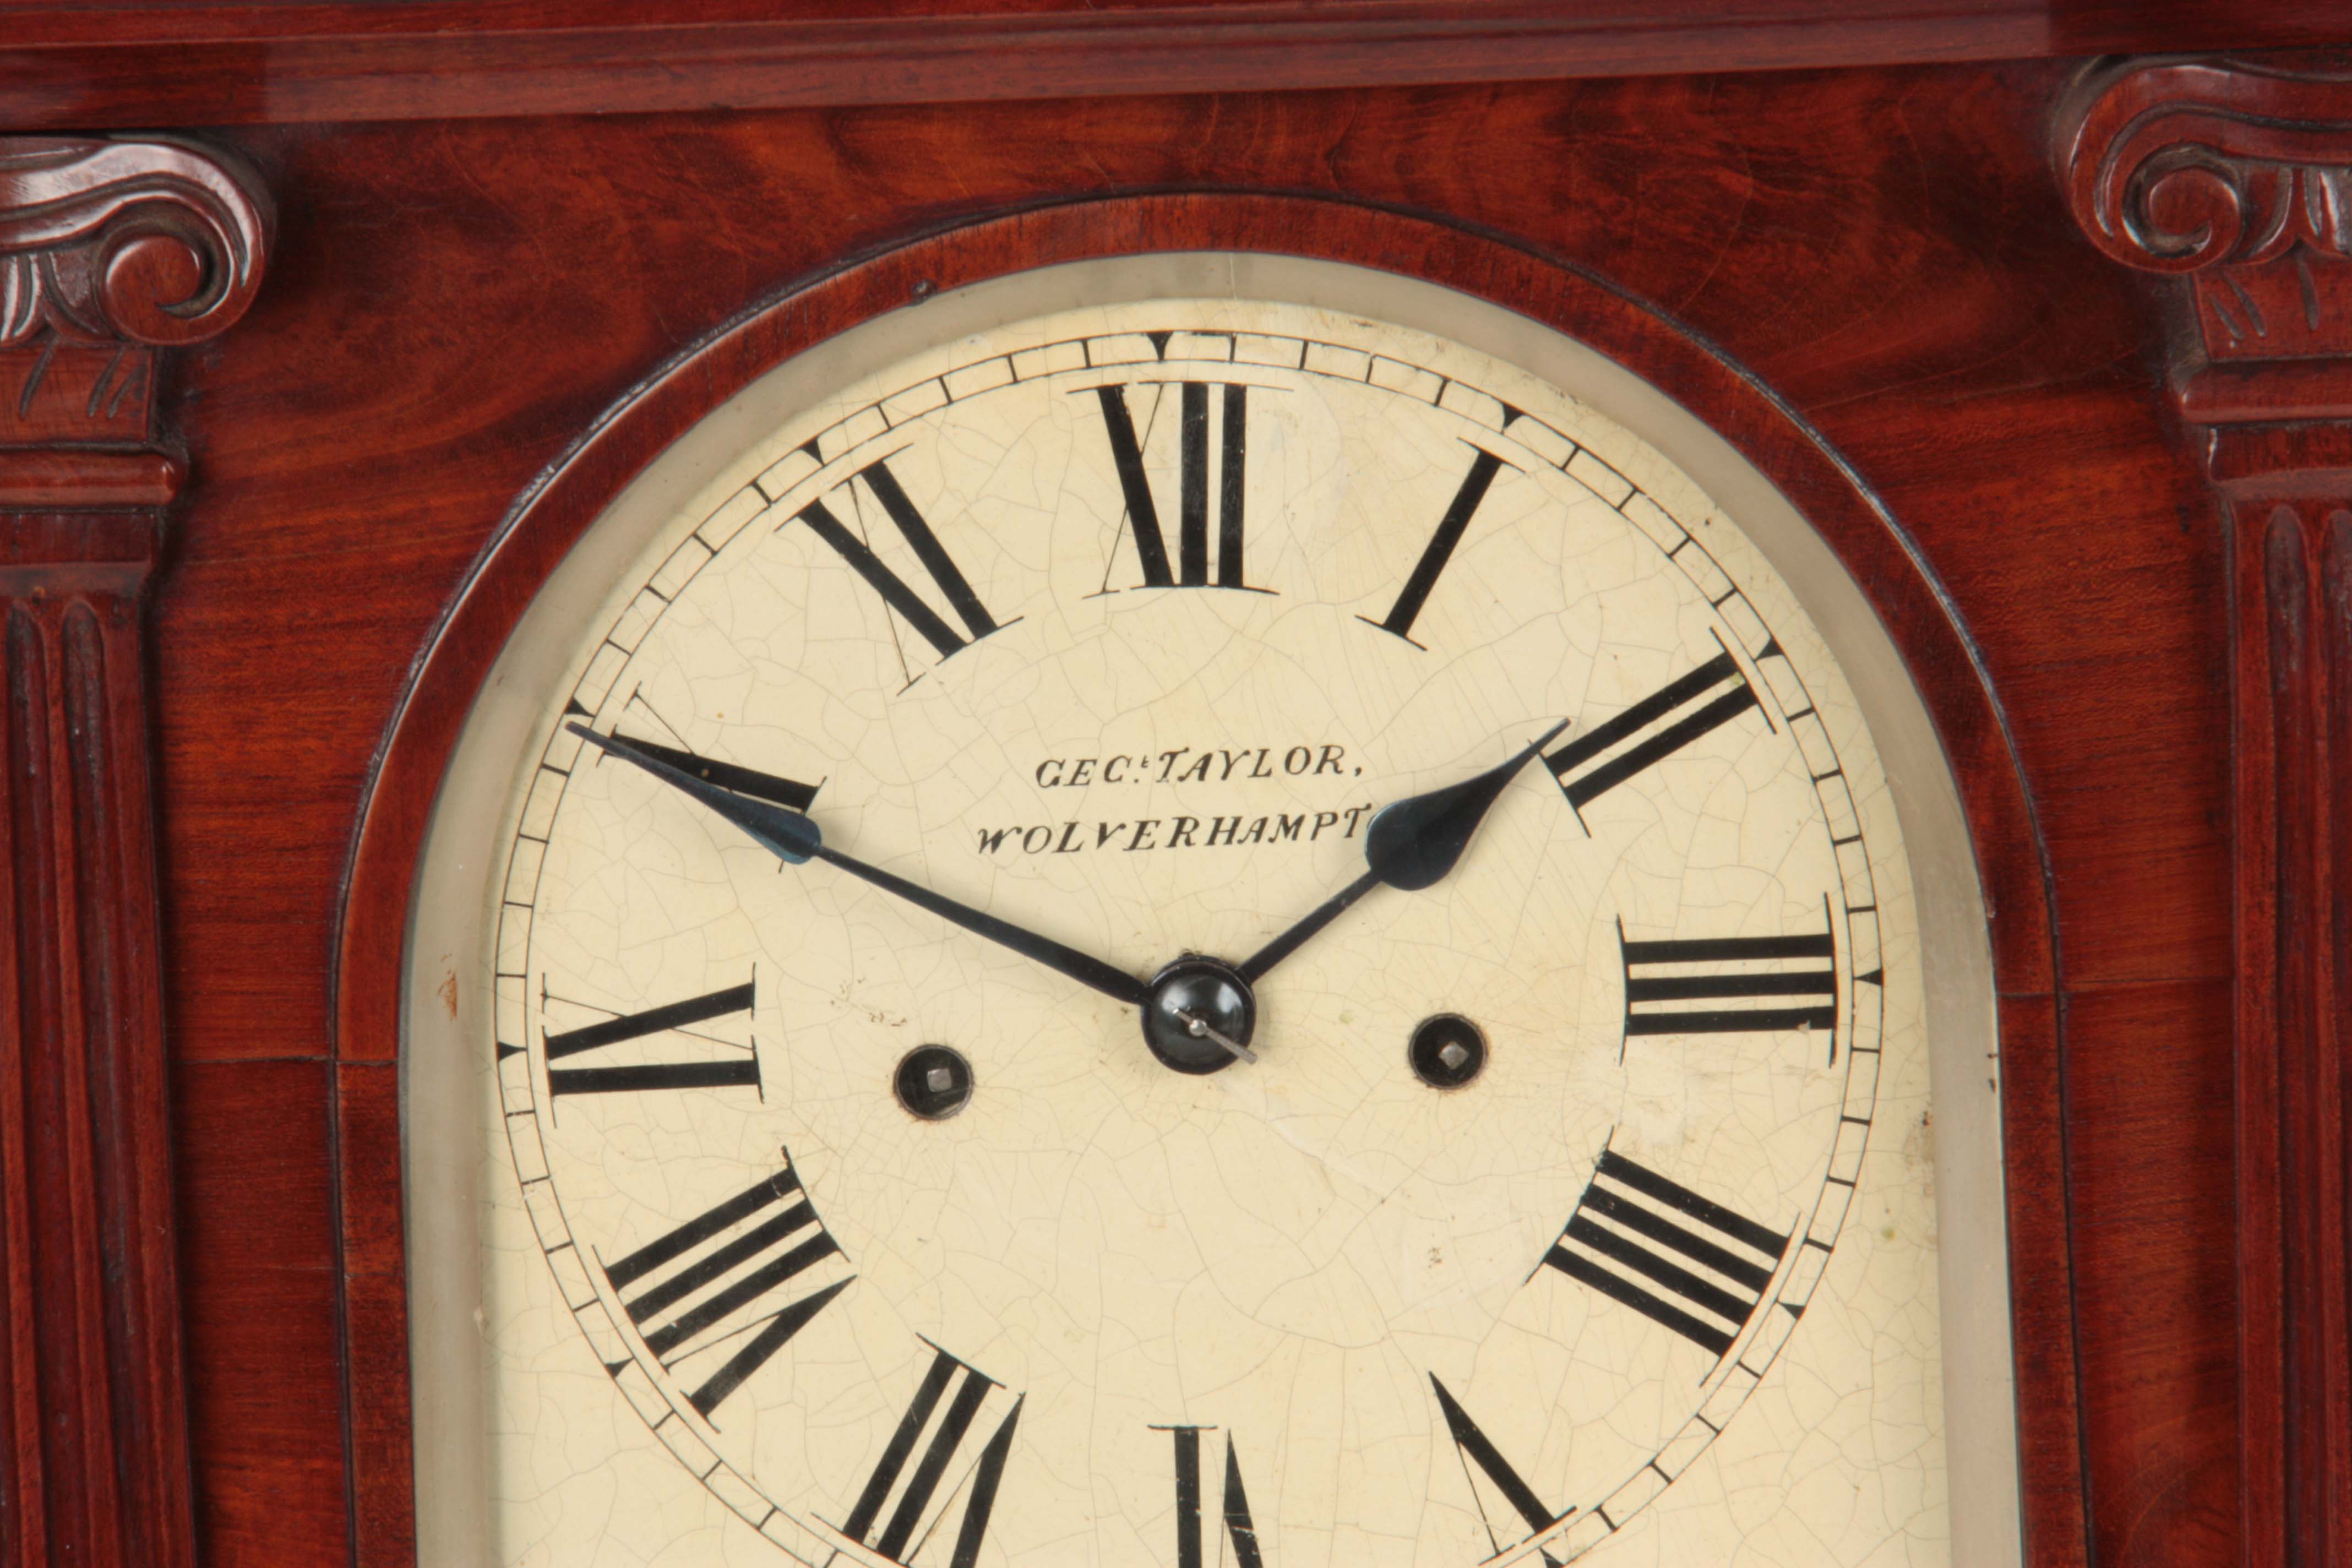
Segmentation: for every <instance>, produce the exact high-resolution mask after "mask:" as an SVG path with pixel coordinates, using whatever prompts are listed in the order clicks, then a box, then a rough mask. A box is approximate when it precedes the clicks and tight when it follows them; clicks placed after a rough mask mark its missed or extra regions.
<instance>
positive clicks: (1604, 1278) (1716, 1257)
mask: <svg viewBox="0 0 2352 1568" xmlns="http://www.w3.org/2000/svg"><path fill="white" fill-rule="evenodd" d="M1788 1250H1789V1235H1788V1233H1786V1232H1781V1231H1775V1230H1772V1229H1770V1228H1769V1227H1768V1226H1761V1225H1759V1224H1757V1223H1756V1222H1755V1221H1754V1220H1752V1219H1749V1218H1748V1217H1747V1216H1746V1215H1739V1214H1735V1213H1733V1212H1732V1211H1731V1210H1730V1209H1727V1208H1725V1207H1724V1206H1723V1205H1721V1204H1718V1203H1713V1202H1710V1201H1709V1200H1707V1199H1706V1198H1703V1197H1701V1196H1699V1195H1698V1194H1696V1193H1695V1192H1692V1191H1691V1190H1690V1189H1689V1188H1688V1187H1685V1186H1683V1185H1681V1184H1678V1183H1675V1182H1672V1181H1669V1180H1667V1179H1666V1178H1665V1177H1664V1176H1661V1175H1659V1174H1658V1173H1656V1172H1655V1171H1653V1170H1651V1169H1649V1168H1648V1167H1647V1166H1644V1165H1640V1164H1637V1163H1634V1162H1633V1161H1632V1160H1629V1159H1627V1158H1625V1156H1624V1155H1622V1154H1620V1153H1617V1152H1615V1151H1613V1150H1608V1149H1604V1150H1602V1151H1601V1169H1600V1170H1599V1171H1598V1172H1597V1173H1595V1174H1594V1175H1593V1178H1592V1182H1591V1185H1590V1186H1588V1187H1586V1188H1585V1189H1584V1196H1583V1197H1581V1198H1580V1199H1579V1200H1578V1201H1577V1205H1576V1213H1575V1214H1574V1215H1572V1216H1570V1219H1569V1222H1568V1228H1567V1229H1566V1230H1564V1231H1562V1232H1561V1233H1560V1237H1559V1240H1558V1241H1556V1242H1554V1243H1553V1244H1552V1248H1551V1250H1550V1252H1549V1253H1547V1254H1546V1255H1545V1257H1544V1261H1545V1262H1546V1263H1549V1264H1550V1265H1551V1266H1552V1267H1553V1268H1557V1269H1559V1271H1560V1272H1561V1273H1563V1274H1565V1275H1567V1276H1568V1277H1569V1278H1570V1279H1574V1280H1577V1281H1579V1282H1580V1283H1582V1284H1585V1285H1590V1286H1591V1287H1592V1289H1595V1290H1598V1291H1600V1292H1601V1294H1602V1295H1604V1296H1606V1297H1608V1298H1609V1299H1610V1300H1612V1301H1618V1302H1622V1304H1623V1305H1625V1306H1628V1307H1631V1308H1633V1310H1635V1311H1637V1312H1639V1313H1641V1314H1642V1315H1643V1316H1644V1317H1646V1318H1648V1319H1649V1320H1650V1321H1652V1322H1654V1323H1656V1324H1658V1325H1660V1326H1661V1327H1663V1328H1668V1329H1672V1330H1673V1331H1675V1332H1676V1333H1678V1334H1680V1335H1682V1336H1683V1338H1685V1339H1686V1340H1688V1341H1690V1342H1692V1343H1693V1344H1696V1345H1700V1346H1703V1347H1705V1348H1706V1350H1708V1351H1710V1352H1714V1354H1715V1355H1716V1356H1717V1358H1720V1357H1722V1356H1723V1355H1724V1353H1725V1352H1727V1351H1729V1350H1730V1349H1731V1342H1732V1341H1733V1340H1735V1339H1737V1338H1738V1337H1739V1331H1740V1330H1742V1329H1744V1328H1746V1327H1747V1326H1748V1319H1749V1318H1751V1317H1753V1316H1755V1313H1756V1308H1757V1305H1758V1304H1759V1302H1761V1301H1762V1300H1763V1299H1764V1291H1765V1289H1767V1288H1768V1287H1769V1285H1770V1284H1771V1283H1772V1273H1773V1270H1775V1269H1776V1268H1779V1267H1780V1258H1781V1257H1782V1255H1784V1254H1785V1253H1786V1252H1787V1251H1788ZM1670 1254H1671V1255H1672V1256H1669V1255H1670ZM1677 1259H1679V1261H1678V1260H1677ZM1661 1292H1663V1294H1662V1293H1661ZM1669 1298H1672V1299H1671V1300H1670V1299H1669Z"/></svg>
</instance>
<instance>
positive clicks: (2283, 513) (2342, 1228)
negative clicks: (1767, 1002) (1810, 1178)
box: [2059, 58, 2352, 1568]
mask: <svg viewBox="0 0 2352 1568" xmlns="http://www.w3.org/2000/svg"><path fill="white" fill-rule="evenodd" d="M2059 130H2060V136H2059V150H2060V153H2061V156H2062V159H2063V166H2064V169H2065V177H2066V185H2067V191H2068V195H2069V198H2070V199H2071V201H2072V202H2073V204H2074V210H2075V215H2076V217H2077V218H2078V220H2079V221H2080V222H2081V223H2082V225H2083V228H2084V233H2085V234H2087V235H2089V236H2090V237H2091V238H2092V239H2093V241H2094V242H2095V243H2096V244H2097V245H2098V246H2099V247H2100V248H2101V249H2103V250H2105V252H2106V253H2107V254H2108V255H2110V256H2112V257H2114V258H2116V259H2117V260H2118V261H2121V262H2123V263H2124V264H2125V265H2126V266H2131V267H2137V268H2143V269H2145V270H2147V271H2149V272H2153V273H2157V274H2158V275H2165V276H2169V277H2171V278H2174V279H2179V281H2178V283H2177V284H2176V285H2175V286H2174V291H2175V293H2176V299H2175V300H2174V301H2173V303H2174V306H2175V310H2176V312H2177V314H2176V321H2177V323H2178V324H2177V325H2176V330H2175V331H2173V332H2172V334H2171V335H2170V337H2169V340H2168V350H2169V352H2168V354H2167V356H2166V358H2167V362H2168V365H2167V368H2168V380H2169V382H2170V384H2171V386H2172V390H2173V394H2174V397H2175V400H2176V402H2177V403H2178V404H2179V407H2180V409H2181V411H2182V413H2183V415H2184V416H2186V417H2187V418H2189V419H2190V420H2192V421H2195V422H2196V424H2197V425H2198V426H2202V428H2201V429H2200V430H2199V431H2198V432H2197V434H2198V435H2199V436H2200V437H2202V445H2203V446H2204V449H2205V458H2206V468H2207V472H2208V474H2209V476H2210V479H2212V481H2213V485H2214V489H2215V490H2216V491H2217V492H2218V494H2219V496H2220V498H2221V502H2222V510H2223V518H2224V525H2225V526H2224V537H2225V540H2226V548H2227V549H2228V551H2229V552H2230V566H2231V571H2230V595H2229V602H2230V622H2231V634H2232V635H2231V645H2232V647H2231V666H2230V679H2231V709H2232V715H2233V717H2232V735H2231V751H2232V753H2233V755H2232V827H2231V838H2232V843H2233V848H2234V851H2235V858H2236V879H2235V887H2234V889H2233V891H2234V895H2235V897H2234V904H2235V910H2236V930H2237V962H2236V969H2237V975H2238V980H2237V985H2236V1007H2235V1018H2234V1025H2235V1029H2234V1035H2235V1047H2236V1125H2235V1134H2236V1136H2235V1140H2234V1151H2233V1153H2234V1160H2235V1166H2236V1183H2235V1187H2234V1191H2233V1193H2232V1194H2231V1195H2232V1198H2233V1201H2234V1203H2235V1205H2236V1209H2237V1216H2236V1217H2237V1237H2236V1243H2237V1263H2238V1280H2237V1285H2238V1289H2237V1295H2236V1301H2235V1306H2236V1310H2237V1318H2238V1349H2239V1365H2238V1376H2237V1380H2236V1382H2237V1394H2238V1407H2239V1418H2240V1427H2239V1442H2240V1454H2241V1462H2240V1478H2239V1479H2240V1496H2241V1503H2242V1510H2241V1514H2240V1518H2239V1529H2240V1555H2239V1557H2238V1561H2239V1562H2241V1563H2244V1564H2245V1565H2246V1568H2345V1565H2347V1564H2352V1226H2347V1216H2352V1206H2347V1194H2348V1193H2352V1137H2347V1131H2352V1114H2347V1111H2352V1098H2347V1095H2352V1074H2347V1072H2346V1070H2345V1067H2346V1062H2345V1057H2346V1051H2347V1046H2352V226H2347V219H2346V215H2345V214H2344V212H2343V211H2342V209H2341V207H2340V205H2337V204H2336V203H2334V202H2333V201H2332V200H2330V199H2329V195H2328V194H2329V193H2330V192H2331V191H2332V190H2333V189H2334V188H2335V184H2336V181H2338V180H2340V179H2341V178H2342V170H2343V168H2344V166H2345V165H2347V163H2352V69H2347V67H2346V65H2345V62H2344V61H2343V60H2341V59H2340V58H2311V59H2301V58H2297V59H2284V60H2264V61H2243V60H2239V61H2231V60H2195V59H2191V60H2151V61H2116V62H2114V63H2112V64H2110V65H2108V66H2105V67H2103V68H2100V69H2099V70H2097V71H2095V72H2094V73H2091V74H2090V75H2089V76H2088V77H2086V78H2085V79H2084V81H2083V82H2082V83H2081V84H2080V85H2079V87H2078V89H2077V90H2076V91H2075V93H2074V95H2073V97H2072V100H2071V101H2070V103H2069V105H2068V109H2067V112H2066V113H2065V114H2064V115H2063V117H2062V119H2061V121H2060V127H2059Z"/></svg>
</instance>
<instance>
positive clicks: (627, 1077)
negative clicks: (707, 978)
mask: <svg viewBox="0 0 2352 1568" xmlns="http://www.w3.org/2000/svg"><path fill="white" fill-rule="evenodd" d="M757 983H758V981H757V977H756V976H755V977H754V978H753V979H751V980H747V981H745V982H744V983H743V984H740V985H730V986H728V987H727V988H726V989H724V990H722V991H713V992H710V993H709V994H705V995H701V996H689V997H688V998H687V999H686V1000H685V1001H683V1002H671V1003H667V1004H666V1005H662V1006H659V1007H648V1008H646V1010H645V1011H644V1012H642V1013H624V1014H622V1015H620V1016H618V1017H614V1018H606V1019H604V1021H603V1022H602V1023H596V1024H589V1025H586V1026H583V1027H581V1028H577V1029H559V1030H550V1031H548V1032H547V1033H546V1034H545V1036H544V1040H545V1046H546V1052H547V1064H548V1065H547V1091H548V1093H549V1094H550V1095H551V1096H554V1097H559V1098H560V1097H561V1096H563V1095H567V1094H620V1093H626V1092H631V1091H635V1090H637V1089H755V1090H756V1089H759V1087H760V1057H759V1052H758V1051H757V1049H756V1048H755V1047H753V1046H751V1045H748V1044H747V1045H743V1046H731V1045H728V1044H727V1043H726V1042H724V1041H716V1040H714V1041H710V1042H709V1043H710V1044H713V1045H717V1046H719V1047H720V1048H721V1049H723V1050H725V1051H726V1052H727V1053H728V1054H727V1055H725V1056H723V1057H719V1058H700V1059H694V1060H686V1061H680V1060H676V1059H659V1058H656V1059H648V1060H642V1061H635V1062H625V1063H617V1064H614V1065H609V1066H599V1067H562V1068H560V1067H557V1066H556V1065H555V1064H556V1063H557V1062H560V1061H568V1060H570V1059H571V1058H573V1057H576V1056H580V1055H582V1054H583V1053H584V1052H587V1051H596V1050H606V1049H609V1048H610V1047H614V1046H619V1045H624V1044H626V1043H627V1042H629V1041H632V1040H642V1039H646V1038H648V1037H652V1036H656V1035H665V1034H670V1033H673V1032H677V1031H683V1030H685V1029H687V1027H688V1026H689V1025H693V1024H705V1023H709V1021H710V1020H712V1019H714V1018H724V1017H727V1016H730V1015H733V1014H736V1013H740V1014H742V1015H743V1017H744V1021H745V1022H746V1023H747V1024H748V1023H749V1022H750V1021H751V1001H752V988H753V986H754V985H755V984H757ZM695 1038H698V1039H699V1038H703V1037H699V1036H697V1037H695ZM640 1054H642V1053H640Z"/></svg>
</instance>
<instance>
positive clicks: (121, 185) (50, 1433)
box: [0, 138, 268, 1568]
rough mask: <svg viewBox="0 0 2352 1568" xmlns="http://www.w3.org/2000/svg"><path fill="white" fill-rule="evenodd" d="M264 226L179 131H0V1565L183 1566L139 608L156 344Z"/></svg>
mask: <svg viewBox="0 0 2352 1568" xmlns="http://www.w3.org/2000/svg"><path fill="white" fill-rule="evenodd" d="M267 232H268V209H267V207H266V206H265V205H263V204H262V202H261V200H260V198H259V197H258V196H257V195H255V194H254V192H253V189H252V186H251V184H250V182H249V181H248V180H247V179H246V178H245V177H244V176H243V175H242V174H240V173H238V172H237V171H236V170H235V169H233V168H232V167H230V166H229V165H227V164H226V163H222V162H221V161H219V160H217V159H215V158H214V157H211V156H208V155H206V154H205V153H201V152H198V151H196V150H194V149H193V148H189V147H185V146H182V145H178V144H175V143H157V142H115V141H104V142H78V141H57V140H47V139H43V140H38V141H28V140H16V141H11V140H8V139H5V138H0V866H5V877H0V1568H54V1565H60V1564H68V1563H70V1564H76V1565H87V1568H118V1565H119V1568H134V1565H135V1568H188V1565H190V1564H192V1563H194V1536H193V1518H192V1513H191V1508H190V1491H189V1475H188V1456H187V1436H186V1432H187V1423H186V1415H185V1409H184V1397H183V1393H182V1383H181V1363H180V1331H179V1301H178V1295H177V1291H176V1289H175V1282H174V1269H173V1224H172V1182H171V1145H170V1138H169V1127H170V1121H169V1116H168V1107H167V1102H166V1084H165V1070H166V1062H165V1056H164V1048H163V1004H162V986H161V973H162V966H161V957H160V952H159V936H160V932H159V921H158V915H157V903H156V883H155V847H154V833H153V820H154V813H153V802H152V799H151V797H150V794H149V788H150V786H149V767H148V735H149V731H150V724H149V721H148V710H147V700H148V692H147V689H146V677H145V672H144V664H145V654H144V649H143V647H142V628H141V613H142V602H143V598H144V595H145V591H146V586H147V583H148V579H149V576H150V574H151V573H152V570H153V568H154V565H155V563H156V559H157V550H158V545H159V543H160V542H161V539H162V535H163V515H164V509H165V507H166V506H167V505H168V504H169V502H170V501H171V500H172V499H173V496H174V495H175V494H176V493H177V491H178V489H179V488H180V485H181V482H182V479H183V476H184V473H185V471H186V466H185V464H184V462H183V460H182V459H181V458H179V457H178V456H176V455H175V454H174V453H173V452H172V451H171V450H169V449H168V447H167V446H166V444H165V442H164V440H163V432H162V431H161V430H160V429H159V426H158V420H157V416H156V399H155V374H156V371H157V368H158V359H159V356H160V354H161V353H163V352H164V350H165V348H166V347H167V346H168V345H173V344H178V343H184V342H194V341H196V340H197V339H200V338H203V337H205V336H208V335H210V334H211V333H213V332H216V331H220V330H221V329H222V328H224V327H226V326H227V325H228V324H229V323H230V322H231V321H235V320H236V318H237V317H238V316H239V315H241V314H242V313H243V312H244V310H245V308H246V306H247V303H248V302H249V301H250V300H251V299H252V296H253V292H254V289H256V288H257V286H258V284H259V280H260V275H261V264H262V260H263V251H264V246H265V242H266V235H267Z"/></svg>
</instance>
